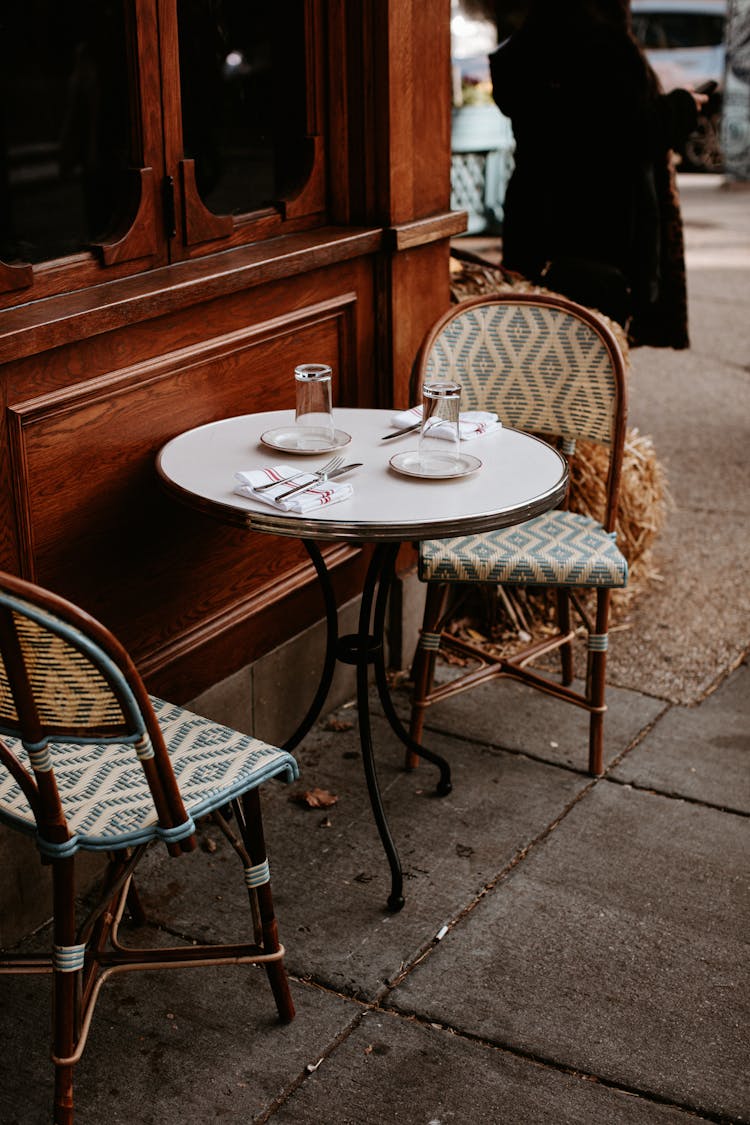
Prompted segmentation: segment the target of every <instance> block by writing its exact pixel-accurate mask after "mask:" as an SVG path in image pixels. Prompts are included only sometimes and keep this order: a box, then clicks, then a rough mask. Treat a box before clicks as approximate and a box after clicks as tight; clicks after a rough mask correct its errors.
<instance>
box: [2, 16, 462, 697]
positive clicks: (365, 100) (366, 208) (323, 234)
mask: <svg viewBox="0 0 750 1125" xmlns="http://www.w3.org/2000/svg"><path fill="white" fill-rule="evenodd" d="M35 7H39V5H36V6H35V5H34V4H30V5H28V8H29V10H30V11H32V14H33V10H34V9H35ZM41 7H42V8H44V5H41ZM105 7H112V5H101V6H99V8H97V6H95V7H94V9H92V10H95V9H96V10H99V9H101V10H103V9H104V8H105ZM114 7H116V8H117V19H118V21H121V27H122V37H123V44H122V50H123V60H124V61H123V67H124V69H123V71H122V73H123V74H124V75H125V84H126V87H127V106H126V111H125V113H126V116H125V117H124V118H123V121H126V122H127V125H126V132H127V159H126V160H125V161H124V162H123V163H124V164H126V165H127V167H126V168H123V169H121V171H122V175H121V177H120V179H121V180H122V181H123V183H124V182H125V181H126V187H127V190H122V183H121V184H119V185H118V188H117V191H116V192H114V193H113V194H112V195H111V200H112V201H113V202H112V203H111V206H110V216H112V215H114V214H115V209H116V208H120V213H119V223H118V224H115V225H114V228H113V229H110V230H108V231H107V232H106V233H105V235H104V236H102V237H99V238H98V239H97V238H95V239H93V240H92V241H91V242H89V243H86V242H85V240H83V241H82V242H81V245H80V246H76V247H75V248H74V252H71V253H67V254H65V253H63V254H60V253H59V249H58V250H55V253H56V254H57V256H55V257H53V258H49V257H46V258H45V256H44V255H45V244H44V238H43V236H40V243H41V248H40V249H38V250H37V252H36V258H35V259H34V258H33V256H32V258H33V260H28V259H25V257H24V249H25V245H28V238H26V243H25V242H24V234H25V232H24V230H23V229H19V228H22V227H23V206H21V204H24V205H25V206H27V207H28V206H30V205H31V204H30V202H29V201H30V200H31V203H33V197H31V196H29V195H28V193H27V194H26V196H25V197H23V198H22V197H21V196H19V195H18V191H17V189H16V188H15V187H14V184H15V183H16V182H17V180H18V177H17V176H16V178H15V179H14V175H15V173H14V170H13V163H12V160H11V161H9V160H8V159H6V165H8V164H9V163H10V165H11V168H10V173H9V174H8V173H7V171H6V174H5V186H4V200H5V202H4V210H5V212H6V213H5V215H4V226H5V237H4V242H3V246H4V250H3V252H2V253H0V258H1V259H2V261H0V310H1V311H0V386H1V387H2V391H1V393H2V441H1V443H0V477H1V478H2V488H1V490H0V497H1V501H0V503H1V505H2V507H1V509H0V568H2V569H5V570H8V571H11V572H13V573H16V574H20V575H23V576H24V577H27V578H30V579H32V580H35V581H38V582H40V583H42V584H44V585H48V586H50V587H51V588H52V589H54V590H55V591H56V592H58V593H61V594H63V595H65V596H67V597H70V598H72V599H73V600H74V601H76V602H78V603H79V604H81V605H82V606H84V607H85V608H86V609H88V610H89V611H90V612H92V613H93V614H95V615H96V616H97V617H99V618H100V619H101V620H102V621H104V622H105V623H106V624H107V625H108V626H109V627H110V628H111V629H112V630H113V632H114V633H115V634H116V635H118V636H119V637H120V638H121V639H122V640H123V642H124V643H125V644H126V646H127V647H128V648H129V649H130V651H131V652H132V654H133V656H134V658H135V659H136V662H137V663H138V664H139V666H140V668H141V669H142V670H143V672H144V675H145V678H146V680H147V683H148V685H149V687H150V689H151V690H153V691H154V692H156V693H158V694H163V695H165V696H167V697H171V698H174V699H175V700H177V701H183V702H184V701H185V700H188V699H191V698H194V697H195V696H196V695H198V694H199V693H200V692H202V691H204V690H205V689H207V688H208V687H210V685H211V684H213V683H216V682H217V681H219V680H221V679H222V678H224V677H226V676H228V675H230V674H231V673H233V672H234V671H236V670H237V669H238V668H241V667H243V666H244V665H246V664H248V663H249V662H251V661H253V660H255V659H257V658H258V657H259V656H261V655H262V654H263V653H265V652H268V651H269V650H270V649H272V648H273V647H275V646H277V645H278V644H279V643H281V642H282V641H284V640H286V639H287V638H288V637H290V636H292V635H294V634H295V633H297V632H298V631H299V630H300V629H301V628H303V627H304V626H305V625H307V624H309V623H310V621H311V620H312V619H314V618H315V617H316V616H319V614H320V609H319V602H318V599H317V598H316V597H310V596H309V595H310V591H311V589H312V587H313V584H314V582H315V578H314V572H313V571H312V568H311V565H310V563H309V561H308V560H307V557H306V555H305V554H304V551H303V549H302V548H301V546H300V545H299V544H296V543H295V542H294V541H288V540H281V539H278V540H277V539H273V538H271V537H268V536H265V537H264V536H257V535H255V536H251V535H248V534H245V533H242V532H239V531H235V530H233V529H230V528H228V527H224V526H221V525H218V524H213V523H211V522H210V521H208V520H206V519H202V518H200V517H198V516H197V515H195V514H193V513H191V512H189V511H187V510H181V509H179V508H177V506H176V505H175V504H174V503H173V502H172V501H171V500H169V499H168V498H167V497H165V496H164V495H163V494H162V492H161V491H160V488H159V485H158V482H157V478H156V474H155V470H154V458H155V455H156V453H157V451H158V449H159V448H160V447H161V446H162V445H163V443H164V442H165V441H167V440H168V439H169V438H171V437H172V436H173V435H175V434H176V433H179V432H180V431H182V430H185V429H188V428H189V427H192V426H195V425H198V424H200V423H203V422H209V421H212V420H214V419H217V418H221V417H224V416H228V415H233V414H242V413H245V412H248V411H252V410H255V409H277V408H283V407H291V406H292V404H293V378H292V372H293V368H294V365H295V364H296V363H298V362H303V361H315V362H327V363H330V364H331V365H332V367H333V370H334V380H335V390H334V394H335V402H337V403H339V404H341V405H368V406H369V405H380V406H389V405H392V404H394V405H400V406H404V405H406V403H407V386H408V380H409V374H410V369H411V365H412V361H413V359H414V356H415V353H416V350H417V347H418V345H419V343H420V341H421V339H422V336H423V334H424V332H425V331H426V329H427V327H428V326H429V324H430V323H431V322H432V321H433V320H434V319H435V318H436V316H437V315H438V314H439V313H440V312H442V311H443V310H444V309H445V308H446V307H447V305H448V303H449V239H450V237H451V236H452V235H455V234H457V233H459V232H460V231H461V230H462V229H463V227H464V223H465V218H464V216H463V215H460V214H457V213H455V212H451V211H450V30H449V22H450V3H449V0H295V2H294V3H290V4H279V5H276V6H274V5H272V4H265V5H263V6H262V7H263V8H265V9H266V11H265V12H264V13H263V17H262V22H261V25H260V28H259V29H258V28H256V29H255V30H256V31H257V32H258V34H259V35H260V38H261V39H262V40H263V43H264V44H265V46H266V47H267V48H268V50H267V51H265V57H266V68H265V71H264V72H263V73H265V74H266V78H265V79H264V80H263V81H260V84H258V83H256V85H255V86H254V87H253V86H252V85H247V84H246V86H245V88H244V94H243V96H245V97H246V96H247V94H248V91H250V94H251V95H252V96H253V97H255V98H256V99H258V101H259V102H263V105H261V106H260V108H261V109H262V111H263V113H264V114H265V118H264V121H265V124H264V126H263V128H264V129H266V127H267V130H266V131H267V133H268V136H270V141H269V140H268V136H265V134H264V135H263V139H262V142H259V143H258V145H257V146H256V152H255V156H254V159H255V164H257V165H258V166H259V168H260V171H259V172H258V175H262V176H264V177H266V179H268V180H269V182H271V181H272V187H273V191H274V192H275V196H271V197H270V198H269V199H268V201H266V200H265V199H262V198H261V197H262V192H261V189H260V188H258V189H257V190H253V188H252V184H251V185H250V187H249V189H248V200H249V202H250V204H251V205H252V209H251V210H247V211H243V210H242V199H241V191H240V199H239V203H238V202H237V198H236V192H235V199H234V201H230V202H231V203H232V206H231V210H228V211H226V212H225V213H222V212H221V211H220V210H217V208H216V207H215V206H214V205H213V204H212V205H211V206H209V205H207V203H206V198H207V197H210V191H209V190H208V189H207V187H206V184H207V183H208V180H207V177H206V160H205V152H204V151H202V150H201V144H200V137H199V138H198V140H197V141H196V140H195V129H193V128H192V126H191V119H190V113H189V110H188V103H189V102H195V101H196V94H197V95H200V96H201V97H202V98H203V101H202V111H203V117H204V118H206V117H207V118H208V119H209V120H208V124H209V125H210V124H211V122H210V112H209V110H210V103H209V102H208V101H207V100H206V98H207V95H206V96H204V92H203V91H202V88H201V86H200V81H199V77H200V76H199V71H198V70H196V71H195V75H196V77H195V83H194V84H189V83H188V82H187V69H186V68H187V67H188V66H189V65H190V60H189V58H188V50H189V47H190V45H191V42H192V43H193V44H195V43H200V42H201V39H200V29H199V28H198V27H197V25H196V26H191V25H189V24H188V22H187V21H188V18H189V12H190V9H191V5H189V4H185V3H183V2H182V0H125V2H124V4H123V5H122V9H123V10H122V12H120V10H119V6H117V5H114ZM193 7H195V8H197V9H201V8H203V9H205V11H204V12H203V15H204V16H205V15H206V14H209V13H213V12H215V10H216V8H221V7H222V5H220V4H219V5H212V4H207V3H206V4H204V5H201V4H200V3H198V4H197V5H194V6H193ZM234 7H235V8H237V7H238V6H236V5H235V6H234ZM240 7H241V6H240ZM260 7H261V6H257V8H258V9H259V8H260ZM274 7H275V8H276V9H278V11H274ZM223 8H224V9H225V12H226V13H229V14H230V15H231V13H232V9H233V6H232V5H231V4H230V3H227V4H224V5H223ZM18 18H19V19H20V18H21V17H20V16H19V17H18ZM181 21H183V22H182V24H181ZM117 26H118V28H119V27H120V24H119V23H118V25H117ZM10 30H11V32H12V31H13V28H11V29H10ZM23 30H24V29H23V28H19V36H20V35H21V32H23ZM107 34H108V35H109V37H110V38H109V40H108V41H109V42H110V43H111V42H112V29H111V27H110V28H109V29H107ZM181 36H182V39H181V38H180V37H181ZM191 37H192V39H191ZM93 38H94V37H93V36H92V40H93ZM225 38H226V37H225ZM94 46H95V43H94ZM229 46H230V47H231V46H232V44H231V43H229ZM76 50H77V51H78V55H77V57H78V58H79V59H82V60H83V62H82V63H81V72H82V76H81V77H80V78H79V81H78V83H77V86H76V88H75V93H76V95H77V96H78V95H80V94H81V90H85V89H86V88H87V82H88V83H89V86H90V84H91V83H90V77H91V74H92V73H94V72H96V68H97V64H98V67H99V71H100V72H101V71H102V70H104V69H106V68H103V67H102V65H101V64H102V62H103V59H102V57H101V55H100V56H99V57H98V59H97V57H96V53H95V51H94V50H93V49H92V46H91V44H89V45H88V51H89V55H88V56H87V55H86V51H81V50H80V49H79V48H78V47H76ZM50 57H52V56H50ZM269 57H270V63H269V62H268V59H269ZM229 58H230V56H229V55H227V56H226V58H224V60H223V65H224V73H225V75H226V72H227V71H226V68H227V66H228V65H229V64H228V61H227V60H228V59H229ZM92 59H93V60H94V61H93V63H92V61H91V60H92ZM232 60H233V62H236V64H237V69H238V70H239V71H240V72H241V71H242V67H243V65H245V63H246V62H247V58H246V56H243V54H242V52H241V51H235V52H234V53H233V54H232ZM107 65H109V63H108V64H107ZM280 67H282V69H283V73H282V74H281V75H280V74H279V68H280ZM114 69H115V67H114V63H112V70H114ZM245 69H246V70H247V72H248V73H250V70H251V69H252V68H250V67H247V66H246V68H245ZM274 69H275V74H274V75H272V76H271V77H269V76H268V74H269V70H274ZM261 70H262V68H261ZM22 77H23V80H24V81H25V80H26V72H24V75H23V76H22ZM98 81H99V82H100V83H101V81H102V75H101V73H100V74H99V75H98ZM264 83H265V84H264ZM68 89H70V87H68ZM19 91H21V93H22V92H23V82H22V81H21V80H20V79H19V82H18V83H17V85H16V89H15V91H14V92H13V93H14V96H19ZM30 96H31V95H30ZM274 97H277V99H278V101H277V103H275V106H274V107H271V109H269V107H268V105H267V104H266V103H267V101H268V99H269V98H271V99H272V98H274ZM79 103H80V97H79V100H78V101H77V102H76V106H79ZM96 104H97V105H98V104H99V103H96ZM79 113H80V110H79ZM8 116H9V112H8V109H7V106H6V117H8ZM90 116H91V114H90V110H89V117H90ZM64 117H65V120H66V121H67V120H68V119H69V117H70V115H69V114H66V115H64ZM199 117H200V113H199ZM85 120H88V118H85ZM194 121H195V119H193V124H194ZM204 124H205V121H204ZM191 133H192V134H193V135H192V136H190V137H189V136H188V134H191ZM262 133H263V130H262V129H260V128H259V132H258V135H259V136H261V134H262ZM7 135H8V123H7V121H6V136H7ZM188 140H189V142H190V143H188ZM22 147H23V146H22V144H21V143H20V141H18V143H17V144H16V146H15V148H16V153H18V152H20V151H21V149H22ZM37 147H39V146H37ZM6 148H7V151H8V152H9V153H10V154H11V156H12V155H13V152H12V146H11V145H6ZM230 148H231V145H228V148H227V151H229V149H230ZM261 150H262V151H261ZM24 151H26V150H25V149H24ZM269 151H270V152H271V155H270V157H269ZM258 153H260V157H258ZM6 155H7V153H6ZM251 155H252V154H251ZM80 159H81V160H82V161H83V164H82V167H83V172H81V169H80V168H79V169H78V171H77V172H75V175H77V176H79V177H80V176H82V175H84V176H85V174H86V171H87V168H86V164H85V158H83V157H81V158H80ZM59 160H60V164H61V166H62V157H59ZM255 164H253V163H252V162H250V163H249V164H246V165H245V166H244V171H243V177H244V180H242V178H241V181H240V183H242V182H250V181H251V180H252V169H253V168H254V167H255ZM248 169H250V171H248ZM93 190H94V191H96V190H98V189H97V185H96V182H94V189H93ZM105 191H106V189H105ZM44 206H45V204H44V195H43V194H40V195H38V196H37V210H36V211H35V213H34V216H35V221H37V220H38V219H39V215H40V209H41V210H43V209H44ZM50 206H51V207H52V210H54V207H53V205H52V204H51V205H50ZM14 207H15V211H14ZM55 214H56V212H55ZM19 215H20V218H19ZM52 217H53V218H54V214H52ZM46 245H47V246H48V247H50V246H51V247H53V248H54V246H55V245H56V244H55V243H54V240H52V239H48V241H47V244H46ZM238 467H240V466H238ZM359 556H360V552H358V551H356V550H354V549H353V548H351V547H344V546H334V547H332V548H331V550H330V563H331V565H332V566H333V567H334V569H335V576H336V584H337V595H338V596H339V598H340V599H342V600H343V599H345V598H347V597H349V596H351V594H352V593H353V592H354V591H355V589H356V586H357V571H358V568H361V566H362V559H361V558H360V557H359Z"/></svg>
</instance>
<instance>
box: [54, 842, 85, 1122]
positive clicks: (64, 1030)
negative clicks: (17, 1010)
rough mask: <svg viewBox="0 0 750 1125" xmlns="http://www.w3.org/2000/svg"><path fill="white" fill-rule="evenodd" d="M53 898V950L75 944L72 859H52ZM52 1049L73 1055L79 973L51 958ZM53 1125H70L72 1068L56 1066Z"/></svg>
mask: <svg viewBox="0 0 750 1125" xmlns="http://www.w3.org/2000/svg"><path fill="white" fill-rule="evenodd" d="M52 899H53V910H54V924H53V941H54V944H55V947H56V950H61V949H68V948H70V947H71V946H73V945H75V940H76V920H75V860H74V858H73V857H72V856H71V857H69V858H67V859H58V860H55V861H54V862H53V864H52ZM53 964H54V969H53V990H54V1015H53V1048H52V1053H53V1055H54V1057H55V1059H67V1058H70V1057H71V1055H72V1054H73V1053H74V1050H75V1045H76V1038H77V1028H76V1024H77V1022H78V1021H77V1018H76V1017H77V1013H76V1008H77V994H78V992H79V991H80V978H81V970H80V969H78V970H77V971H75V972H70V971H63V970H62V969H61V968H60V964H61V962H60V960H59V959H58V958H57V957H55V958H54V959H53ZM54 1125H73V1066H72V1065H71V1064H61V1063H57V1062H56V1063H55V1100H54Z"/></svg>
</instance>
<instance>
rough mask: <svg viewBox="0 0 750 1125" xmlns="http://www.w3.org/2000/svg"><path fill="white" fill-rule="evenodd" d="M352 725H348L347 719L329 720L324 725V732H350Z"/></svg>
mask: <svg viewBox="0 0 750 1125" xmlns="http://www.w3.org/2000/svg"><path fill="white" fill-rule="evenodd" d="M353 728H354V723H350V722H349V720H348V719H329V720H328V722H327V723H326V725H325V727H324V728H323V729H324V730H336V731H339V730H352V729H353Z"/></svg>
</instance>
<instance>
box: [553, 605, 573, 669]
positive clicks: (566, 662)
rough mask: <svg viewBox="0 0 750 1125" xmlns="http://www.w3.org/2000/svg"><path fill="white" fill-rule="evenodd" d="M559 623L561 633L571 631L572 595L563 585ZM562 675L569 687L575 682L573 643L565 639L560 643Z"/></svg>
mask: <svg viewBox="0 0 750 1125" xmlns="http://www.w3.org/2000/svg"><path fill="white" fill-rule="evenodd" d="M556 594H557V625H558V628H559V630H560V632H561V633H563V634H565V633H569V632H570V596H569V594H568V591H567V590H566V589H564V588H563V587H562V586H558V588H557V591H556ZM560 675H561V677H562V682H563V683H564V684H565V685H566V687H569V686H570V684H572V683H573V645H572V644H571V642H570V641H565V642H564V644H562V645H560Z"/></svg>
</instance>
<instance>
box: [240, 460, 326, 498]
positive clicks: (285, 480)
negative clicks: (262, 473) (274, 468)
mask: <svg viewBox="0 0 750 1125" xmlns="http://www.w3.org/2000/svg"><path fill="white" fill-rule="evenodd" d="M343 463H344V458H343V457H332V458H331V460H330V461H328V462H327V464H325V465H324V466H323V468H322V469H316V470H315V473H314V475H315V476H316V477H323V476H325V475H326V473H330V472H332V471H333V469H337V468H338V467H339V465H343ZM306 471H307V470H306V469H300V471H299V472H297V473H292V475H291V476H290V477H282V479H281V480H270V481H269V482H268V484H260V485H258V487H257V488H254V489H253V492H265V490H266V489H267V488H273V487H274V485H277V484H288V483H289V481H292V480H295V479H296V478H297V477H303V476H304V475H305V472H306Z"/></svg>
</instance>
